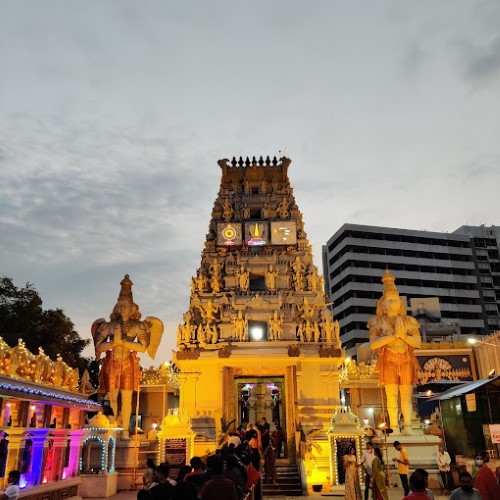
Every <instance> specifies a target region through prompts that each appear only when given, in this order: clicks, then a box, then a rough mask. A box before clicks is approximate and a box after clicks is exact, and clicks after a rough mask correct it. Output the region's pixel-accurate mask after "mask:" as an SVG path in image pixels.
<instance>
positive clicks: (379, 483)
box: [343, 441, 500, 500]
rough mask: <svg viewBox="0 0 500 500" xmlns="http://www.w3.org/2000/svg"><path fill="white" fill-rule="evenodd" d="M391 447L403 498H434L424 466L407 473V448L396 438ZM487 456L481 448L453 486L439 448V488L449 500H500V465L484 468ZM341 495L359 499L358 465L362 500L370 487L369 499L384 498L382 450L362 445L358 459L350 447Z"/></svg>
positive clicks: (385, 480)
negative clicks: (362, 478) (361, 470)
mask: <svg viewBox="0 0 500 500" xmlns="http://www.w3.org/2000/svg"><path fill="white" fill-rule="evenodd" d="M394 448H395V449H396V450H397V451H398V452H399V456H398V457H396V458H393V461H394V462H395V463H396V464H397V468H398V473H399V477H400V480H401V486H402V487H403V490H404V497H403V500H434V494H433V492H432V490H431V489H430V488H429V474H428V472H427V471H426V470H425V469H416V470H415V471H414V472H413V473H412V474H411V475H410V458H409V455H408V451H407V450H406V449H405V448H404V447H403V446H402V444H401V443H400V442H399V441H394ZM489 460H490V458H489V455H488V453H487V452H485V451H482V452H481V453H478V454H477V455H476V457H475V458H474V463H473V466H472V473H469V472H466V471H461V472H460V474H459V482H460V486H459V487H458V488H454V485H453V476H452V474H451V458H450V455H449V454H448V452H446V451H445V449H444V447H442V446H441V447H440V448H439V453H438V455H437V458H436V462H437V466H438V468H439V474H440V477H441V481H442V488H441V489H442V491H443V492H444V493H445V494H450V500H500V468H498V469H497V470H496V472H495V473H493V471H492V470H491V469H490V468H489V467H488V465H487V464H488V462H489ZM343 463H344V469H345V498H346V499H347V500H362V493H361V486H360V481H359V474H358V468H359V467H363V468H364V472H365V491H364V500H368V497H369V496H370V490H371V493H372V498H373V500H388V498H389V496H388V493H387V484H388V478H387V477H386V472H385V470H384V460H383V456H382V451H381V450H380V448H377V447H375V446H374V445H373V443H372V442H368V443H367V444H366V450H364V451H363V454H362V456H361V461H360V462H359V463H358V462H357V459H356V450H355V448H354V446H351V447H350V448H349V449H348V450H347V454H346V455H345V456H344V461H343Z"/></svg>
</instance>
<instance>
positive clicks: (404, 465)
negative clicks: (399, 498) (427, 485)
mask: <svg viewBox="0 0 500 500" xmlns="http://www.w3.org/2000/svg"><path fill="white" fill-rule="evenodd" d="M394 448H396V450H398V451H399V457H398V458H393V459H392V461H393V462H397V464H398V474H399V477H400V478H401V485H402V486H403V489H404V492H405V495H409V494H410V485H409V484H408V473H409V472H410V460H409V458H408V452H407V451H406V449H405V448H403V446H402V445H401V443H400V442H399V441H394Z"/></svg>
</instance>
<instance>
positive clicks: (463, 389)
mask: <svg viewBox="0 0 500 500" xmlns="http://www.w3.org/2000/svg"><path fill="white" fill-rule="evenodd" d="M499 378H500V375H497V376H496V377H494V378H483V379H481V380H474V381H472V382H465V383H463V384H461V385H459V386H458V387H452V388H451V389H448V390H446V391H444V392H442V393H441V394H436V395H435V396H433V397H432V398H429V401H437V400H442V399H451V398H455V397H457V396H461V395H462V394H467V393H468V392H472V391H475V390H476V389H479V388H480V387H483V386H484V385H486V384H489V383H494V382H496V381H497V380H498V379H499ZM494 385H497V384H494Z"/></svg>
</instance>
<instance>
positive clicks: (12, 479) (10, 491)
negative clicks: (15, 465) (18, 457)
mask: <svg viewBox="0 0 500 500" xmlns="http://www.w3.org/2000/svg"><path fill="white" fill-rule="evenodd" d="M20 478H21V473H20V472H19V471H18V470H11V471H10V472H9V475H8V476H7V488H5V491H3V492H2V493H0V500H17V499H18V498H19V486H18V484H19V479H20Z"/></svg>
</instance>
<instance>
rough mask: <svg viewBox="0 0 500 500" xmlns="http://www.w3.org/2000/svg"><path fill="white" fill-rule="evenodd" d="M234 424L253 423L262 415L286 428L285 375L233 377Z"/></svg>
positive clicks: (272, 426) (244, 424) (272, 424)
mask: <svg viewBox="0 0 500 500" xmlns="http://www.w3.org/2000/svg"><path fill="white" fill-rule="evenodd" d="M234 381H235V391H236V398H235V400H236V402H237V409H236V426H239V425H242V426H243V427H246V425H247V424H248V423H251V424H255V423H256V422H258V421H259V420H260V419H261V418H262V417H266V420H267V421H268V422H269V424H270V425H271V431H272V430H274V429H275V426H280V427H281V428H282V429H286V401H285V394H286V391H285V377H280V376H276V377H235V379H234Z"/></svg>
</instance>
